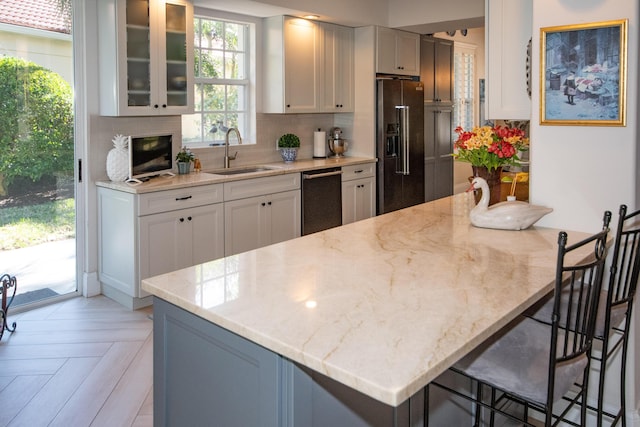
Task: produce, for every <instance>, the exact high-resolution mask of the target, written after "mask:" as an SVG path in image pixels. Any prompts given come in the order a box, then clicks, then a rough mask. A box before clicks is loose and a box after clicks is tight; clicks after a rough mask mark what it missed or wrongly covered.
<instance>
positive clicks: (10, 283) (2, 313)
mask: <svg viewBox="0 0 640 427" xmlns="http://www.w3.org/2000/svg"><path fill="white" fill-rule="evenodd" d="M17 283H18V282H17V280H16V277H15V276H10V275H8V274H3V275H2V276H0V293H1V295H0V296H1V297H2V306H1V308H0V317H2V327H1V328H0V340H1V339H2V335H4V331H5V330H7V331H9V332H13V331H15V330H16V322H13V323H12V324H11V327H9V324H8V322H7V315H8V311H9V306H11V303H12V302H13V297H14V296H15V295H16V289H17V287H18V285H17ZM11 289H13V293H12V294H11V297H9V292H10V290H11Z"/></svg>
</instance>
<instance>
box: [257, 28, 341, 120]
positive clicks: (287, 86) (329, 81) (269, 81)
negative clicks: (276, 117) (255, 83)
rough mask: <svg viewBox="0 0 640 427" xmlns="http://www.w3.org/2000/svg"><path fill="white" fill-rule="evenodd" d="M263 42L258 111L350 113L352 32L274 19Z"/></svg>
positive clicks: (265, 30) (265, 32) (265, 29)
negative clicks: (262, 80)
mask: <svg viewBox="0 0 640 427" xmlns="http://www.w3.org/2000/svg"><path fill="white" fill-rule="evenodd" d="M263 43H264V65H263V70H264V76H265V80H264V94H263V112H265V113H327V112H329V113H334V112H350V111H353V29H351V28H348V27H342V26H339V25H332V24H325V23H322V22H313V21H309V20H306V19H301V18H294V17H290V16H275V17H272V18H267V19H265V21H264V37H263Z"/></svg>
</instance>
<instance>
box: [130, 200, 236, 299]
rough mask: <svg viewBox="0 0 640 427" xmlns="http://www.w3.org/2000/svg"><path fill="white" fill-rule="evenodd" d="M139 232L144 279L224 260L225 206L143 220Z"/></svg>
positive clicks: (166, 214) (174, 212)
mask: <svg viewBox="0 0 640 427" xmlns="http://www.w3.org/2000/svg"><path fill="white" fill-rule="evenodd" d="M138 229H139V230H140V278H141V279H143V278H146V277H152V276H156V275H158V274H164V273H168V272H170V271H174V270H178V269H181V268H185V267H188V266H191V265H195V264H200V263H203V262H206V261H211V260H213V259H217V258H221V257H223V256H224V239H223V235H224V234H223V233H224V210H223V204H222V203H217V204H214V205H208V206H200V207H197V208H192V209H181V210H178V211H173V212H166V213H160V214H155V215H147V216H143V217H140V218H139V219H138ZM147 295H149V294H147V293H146V292H145V291H144V290H142V289H141V290H140V296H141V297H143V296H147Z"/></svg>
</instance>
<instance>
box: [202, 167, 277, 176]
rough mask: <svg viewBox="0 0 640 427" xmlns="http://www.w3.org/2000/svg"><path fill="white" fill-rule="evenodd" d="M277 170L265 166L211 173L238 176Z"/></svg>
mask: <svg viewBox="0 0 640 427" xmlns="http://www.w3.org/2000/svg"><path fill="white" fill-rule="evenodd" d="M276 169H277V168H271V167H266V166H253V167H247V168H234V169H221V170H217V171H213V172H211V173H212V174H215V175H240V174H243V173H256V172H266V171H271V170H276Z"/></svg>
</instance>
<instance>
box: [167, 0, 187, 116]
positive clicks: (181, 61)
mask: <svg viewBox="0 0 640 427" xmlns="http://www.w3.org/2000/svg"><path fill="white" fill-rule="evenodd" d="M165 20H166V22H165V28H166V34H165V37H166V39H165V44H166V60H167V86H166V90H167V105H168V106H171V107H183V106H186V105H187V101H188V99H187V69H188V63H187V7H186V6H184V5H179V4H171V3H167V4H166V5H165Z"/></svg>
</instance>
